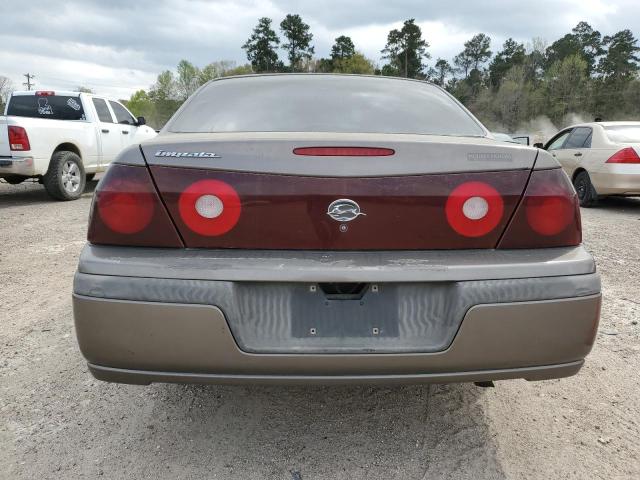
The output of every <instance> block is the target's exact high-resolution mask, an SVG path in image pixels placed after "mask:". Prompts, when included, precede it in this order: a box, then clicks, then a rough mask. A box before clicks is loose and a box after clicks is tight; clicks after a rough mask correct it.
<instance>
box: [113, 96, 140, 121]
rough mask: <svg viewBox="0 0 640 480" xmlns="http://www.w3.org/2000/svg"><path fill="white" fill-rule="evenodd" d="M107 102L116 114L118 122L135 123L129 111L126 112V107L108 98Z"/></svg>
mask: <svg viewBox="0 0 640 480" xmlns="http://www.w3.org/2000/svg"><path fill="white" fill-rule="evenodd" d="M109 103H110V104H111V108H112V109H113V113H115V114H116V120H117V121H118V123H123V124H126V125H135V124H136V120H135V118H133V117H132V116H131V115H130V114H129V112H127V109H126V108H124V107H123V106H122V105H120V104H119V103H118V102H114V101H112V100H109Z"/></svg>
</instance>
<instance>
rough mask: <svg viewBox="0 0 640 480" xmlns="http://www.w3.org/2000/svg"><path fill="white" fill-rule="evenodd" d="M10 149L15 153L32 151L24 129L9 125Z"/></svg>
mask: <svg viewBox="0 0 640 480" xmlns="http://www.w3.org/2000/svg"><path fill="white" fill-rule="evenodd" d="M9 148H10V149H11V150H14V151H26V150H31V145H30V144H29V136H28V135H27V131H26V130H25V129H24V128H23V127H18V126H16V125H9Z"/></svg>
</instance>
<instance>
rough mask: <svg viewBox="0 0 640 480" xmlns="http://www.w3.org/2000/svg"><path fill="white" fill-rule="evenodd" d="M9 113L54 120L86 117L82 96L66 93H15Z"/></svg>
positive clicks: (82, 118)
mask: <svg viewBox="0 0 640 480" xmlns="http://www.w3.org/2000/svg"><path fill="white" fill-rule="evenodd" d="M7 115H14V116H16V117H35V118H49V119H52V120H84V119H85V116H84V110H83V108H82V102H81V101H80V97H79V96H75V97H74V96H66V95H50V96H37V95H15V96H13V97H11V99H10V100H9V106H8V108H7Z"/></svg>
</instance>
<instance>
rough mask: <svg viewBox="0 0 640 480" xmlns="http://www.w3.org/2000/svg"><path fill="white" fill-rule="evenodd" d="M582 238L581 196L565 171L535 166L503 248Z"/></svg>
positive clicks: (557, 243)
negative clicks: (579, 202)
mask: <svg viewBox="0 0 640 480" xmlns="http://www.w3.org/2000/svg"><path fill="white" fill-rule="evenodd" d="M581 240H582V231H581V225H580V207H579V206H578V197H577V195H576V192H575V190H574V189H573V186H572V185H571V182H570V181H569V179H568V178H567V176H566V175H565V173H564V172H563V171H562V169H560V168H555V169H551V170H534V171H533V172H532V173H531V178H530V179H529V184H528V185H527V188H526V191H525V193H524V198H523V200H522V202H521V203H520V206H519V207H518V209H517V210H516V212H515V214H514V216H513V220H512V221H511V223H510V224H509V226H508V227H507V230H506V231H505V233H504V236H503V238H502V240H501V242H500V245H499V248H540V247H567V246H573V245H578V244H579V243H580V242H581Z"/></svg>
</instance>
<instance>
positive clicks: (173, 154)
mask: <svg viewBox="0 0 640 480" xmlns="http://www.w3.org/2000/svg"><path fill="white" fill-rule="evenodd" d="M155 156H156V157H177V158H183V157H187V158H222V157H221V156H220V155H218V154H217V153H213V152H167V151H165V150H158V151H157V152H156V155H155Z"/></svg>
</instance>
